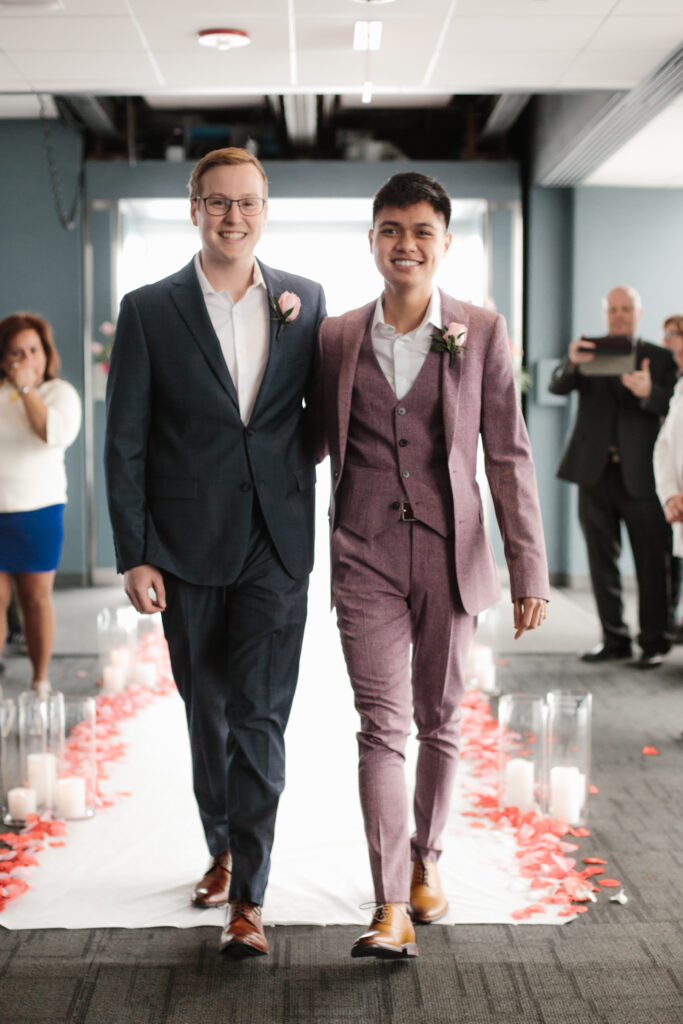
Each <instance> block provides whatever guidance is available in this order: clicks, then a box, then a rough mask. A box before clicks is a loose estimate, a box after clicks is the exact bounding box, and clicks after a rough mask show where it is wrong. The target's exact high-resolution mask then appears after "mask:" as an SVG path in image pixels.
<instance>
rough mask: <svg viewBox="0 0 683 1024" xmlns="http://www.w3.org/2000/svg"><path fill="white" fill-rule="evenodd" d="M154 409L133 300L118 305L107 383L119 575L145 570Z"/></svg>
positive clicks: (108, 470) (108, 462) (107, 450)
mask: <svg viewBox="0 0 683 1024" xmlns="http://www.w3.org/2000/svg"><path fill="white" fill-rule="evenodd" d="M151 406H152V385H151V367H150V360H149V352H148V348H147V340H146V338H145V332H144V329H143V325H142V321H141V319H140V314H139V312H138V309H137V308H136V305H135V302H134V300H133V298H132V296H130V295H127V296H125V297H124V299H123V302H122V303H121V311H120V314H119V318H118V321H117V325H116V336H115V339H114V346H113V349H112V353H111V360H110V364H109V377H108V380H107V429H106V434H105V444H104V469H105V479H106V485H107V500H108V503H109V515H110V518H111V524H112V529H113V532H114V546H115V549H116V564H117V569H118V571H119V572H126V571H127V570H131V569H134V568H136V567H141V566H145V565H146V564H147V563H146V558H145V539H146V536H145V533H146V512H147V498H146V484H145V479H146V462H147V441H148V434H149V425H150V409H151Z"/></svg>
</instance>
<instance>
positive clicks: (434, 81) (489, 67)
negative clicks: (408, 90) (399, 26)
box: [429, 50, 573, 93]
mask: <svg viewBox="0 0 683 1024" xmlns="http://www.w3.org/2000/svg"><path fill="white" fill-rule="evenodd" d="M572 59H573V54H571V53H553V52H551V51H538V50H529V51H528V52H526V53H524V52H518V53H514V54H513V53H507V54H506V53H489V52H482V53H462V54H460V56H459V57H458V59H457V60H452V59H451V58H449V57H447V56H446V55H445V54H443V53H442V55H441V58H440V60H439V61H438V63H437V66H436V68H435V70H434V74H433V75H432V77H431V81H430V83H429V84H430V86H431V87H432V88H434V89H445V90H448V91H449V92H486V93H490V92H498V91H504V90H506V91H514V90H515V89H518V90H524V91H527V90H530V89H531V90H534V91H537V92H544V91H549V90H553V89H554V88H555V84H556V82H557V79H558V76H559V75H560V74H561V73H562V72H564V71H566V69H567V68H568V67H569V65H570V63H571V61H572Z"/></svg>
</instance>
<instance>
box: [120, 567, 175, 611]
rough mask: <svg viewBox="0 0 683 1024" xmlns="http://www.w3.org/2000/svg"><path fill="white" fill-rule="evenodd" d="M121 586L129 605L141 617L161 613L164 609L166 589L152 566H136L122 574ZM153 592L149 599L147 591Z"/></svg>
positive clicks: (159, 575) (157, 571)
mask: <svg viewBox="0 0 683 1024" xmlns="http://www.w3.org/2000/svg"><path fill="white" fill-rule="evenodd" d="M123 586H124V589H125V591H126V594H127V595H128V599H129V600H130V603H131V604H132V605H133V607H134V608H135V610H136V611H138V612H141V613H142V615H153V614H154V613H155V612H163V610H164V608H165V607H166V589H165V587H164V579H163V576H162V575H161V573H160V571H159V570H158V569H157V568H156V566H154V565H136V566H135V568H133V569H128V570H126V572H124V574H123ZM150 589H151V590H153V591H154V595H155V596H154V597H150V595H149V590H150Z"/></svg>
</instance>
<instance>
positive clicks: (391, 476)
mask: <svg viewBox="0 0 683 1024" xmlns="http://www.w3.org/2000/svg"><path fill="white" fill-rule="evenodd" d="M442 358H443V357H442V356H441V355H440V354H439V353H436V352H428V353H427V357H426V359H425V361H424V363H423V365H422V369H421V370H420V372H419V374H418V376H417V378H416V380H415V383H414V384H413V386H412V388H411V389H410V391H409V392H408V393H407V394H406V395H404V397H403V398H401V399H397V398H396V395H395V394H394V392H393V390H392V388H391V385H390V384H389V382H388V381H387V379H386V377H385V376H384V374H383V372H382V370H381V368H380V365H379V363H378V362H377V357H376V356H375V352H374V349H373V347H372V339H371V337H370V332H369V331H368V332H367V334H366V336H365V339H364V341H363V344H362V345H361V349H360V354H359V357H358V365H357V367H356V376H355V378H354V383H353V396H352V402H351V417H350V420H349V432H348V439H347V444H346V456H345V459H344V471H343V475H342V479H341V482H340V486H339V491H338V492H337V502H338V504H337V509H338V514H337V517H336V518H337V525H338V526H343V527H345V528H347V529H350V530H353V531H354V532H356V533H358V534H360V536H363V537H374V536H376V535H377V534H378V533H381V531H382V530H385V529H386V528H387V527H388V526H391V525H392V523H395V522H396V521H397V520H399V519H400V517H401V513H400V506H401V504H402V502H403V501H404V500H405V499H406V498H407V499H408V500H409V501H410V503H411V505H412V508H413V514H414V516H415V517H416V518H417V519H419V520H420V522H422V523H424V524H425V525H426V526H429V527H431V529H433V530H436V531H437V533H440V534H441V535H442V536H443V537H447V536H448V534H449V533H452V531H453V521H454V516H453V498H452V495H451V488H450V480H449V473H448V453H447V451H446V441H445V438H444V429H443V413H442V407H441V360H442Z"/></svg>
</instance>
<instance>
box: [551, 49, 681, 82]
mask: <svg viewBox="0 0 683 1024" xmlns="http://www.w3.org/2000/svg"><path fill="white" fill-rule="evenodd" d="M661 60H662V54H661V52H658V51H654V52H653V51H648V52H644V53H635V52H633V51H616V50H593V49H591V50H588V51H586V52H585V53H580V54H579V55H578V57H576V59H575V60H574V61H573V62H572V64H571V66H570V67H569V68H568V69H567V70H566V71H564V72H563V73H561V74H560V75H559V77H558V81H557V84H558V88H560V89H632V88H633V86H634V85H637V84H638V82H639V81H640V80H641V78H644V77H645V75H647V74H649V73H650V72H651V71H653V70H654V69H655V68H656V67H657V66H658V64H659V63H660V62H661Z"/></svg>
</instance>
